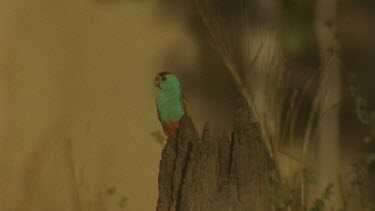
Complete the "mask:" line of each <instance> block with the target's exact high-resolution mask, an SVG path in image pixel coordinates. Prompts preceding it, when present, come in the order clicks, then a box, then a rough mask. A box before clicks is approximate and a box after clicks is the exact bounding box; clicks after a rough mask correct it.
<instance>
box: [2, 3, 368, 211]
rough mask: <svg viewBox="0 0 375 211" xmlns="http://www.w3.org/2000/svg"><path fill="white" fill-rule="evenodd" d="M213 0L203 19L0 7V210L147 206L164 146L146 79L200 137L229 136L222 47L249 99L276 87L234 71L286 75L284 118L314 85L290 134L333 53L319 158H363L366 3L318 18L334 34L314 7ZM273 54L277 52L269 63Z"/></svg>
mask: <svg viewBox="0 0 375 211" xmlns="http://www.w3.org/2000/svg"><path fill="white" fill-rule="evenodd" d="M211 2H214V3H215V5H216V7H217V8H218V10H217V11H219V12H217V13H216V12H214V13H213V14H215V15H217V16H219V17H220V18H216V16H215V15H213V16H214V17H215V18H214V19H212V20H214V21H208V22H209V23H210V24H208V25H207V22H206V24H205V21H204V17H205V15H203V16H202V10H200V9H199V8H200V7H198V9H197V5H195V4H194V3H193V1H172V0H158V1H155V0H85V1H73V0H66V1H47V0H35V1H30V2H27V1H22V2H21V1H10V0H3V1H1V2H0V17H1V18H0V26H1V27H0V46H1V48H0V156H1V159H0V210H56V211H58V210H131V211H139V210H154V209H155V207H156V202H157V196H158V192H157V179H158V167H159V161H160V153H161V150H162V147H163V145H164V142H163V138H160V136H162V137H164V135H163V134H162V130H161V126H160V123H159V121H158V118H157V114H156V106H155V92H156V88H155V87H154V85H153V80H154V77H155V75H156V74H157V73H158V72H161V71H169V72H172V73H175V74H176V75H177V76H178V77H179V79H180V81H181V84H182V87H183V90H184V93H185V95H186V96H187V98H188V99H189V101H190V105H191V107H192V112H193V119H194V121H195V123H196V126H197V129H198V131H201V130H202V127H203V125H204V124H205V122H207V121H208V122H210V124H212V125H214V127H216V128H218V129H220V130H223V131H226V132H228V133H230V132H231V130H232V128H233V123H234V119H235V113H236V112H235V111H236V108H237V104H238V103H237V102H238V97H239V96H240V95H241V91H240V88H239V87H238V84H237V85H236V80H234V79H233V74H231V72H230V71H228V62H226V59H225V58H227V57H225V56H223V55H222V54H220V49H221V50H223V49H224V51H223V52H224V54H229V55H230V56H229V57H231V59H229V60H230V62H229V63H230V64H235V65H234V66H236V70H235V71H236V72H237V74H238V75H239V76H240V78H241V81H243V82H247V83H249V84H250V85H248V86H246V89H249V90H251V91H250V94H251V96H253V98H254V101H255V102H257V100H259V98H262V96H266V95H267V92H264V91H263V90H265V89H266V90H268V91H269V90H271V91H272V88H277V87H273V86H270V87H268V88H267V87H266V88H265V87H264V84H267V83H265V82H264V80H267V79H269V78H267V77H264V76H262V74H259V73H254V74H250V75H249V74H247V73H246V71H244V70H246V69H247V68H248V67H249V66H250V67H252V68H253V69H262V68H263V69H264V67H266V68H265V69H272V68H269V67H270V65H269V64H268V63H272V64H277V66H278V67H280V66H282V67H283V69H288V70H291V71H290V72H289V74H290V75H291V76H292V77H290V78H289V77H288V80H287V81H286V84H287V85H288V87H287V88H285V89H282V90H283V91H284V92H285V93H284V94H283V95H282V96H283V97H284V100H285V103H278V104H277V105H279V108H280V109H279V110H278V111H276V112H278V114H280V116H282V117H280V118H281V119H285V118H286V117H285V118H284V116H285V115H284V113H285V106H284V104H288V103H287V102H289V101H288V100H290V99H292V98H293V92H288V90H294V89H296V87H297V88H298V87H303V86H304V85H305V84H306V83H307V81H309V79H311V78H313V80H312V81H313V84H315V85H311V86H310V87H309V89H308V91H306V92H304V93H305V95H303V96H302V97H301V99H303V100H301V109H299V113H298V117H296V119H297V120H296V122H298V124H297V125H299V127H296V134H297V135H296V136H297V137H300V136H303V135H301V134H303V133H304V132H303V131H304V129H305V128H306V127H307V126H306V125H308V116H309V115H308V114H309V113H311V112H310V111H311V107H313V106H311V104H312V102H313V101H314V96H315V95H316V90H317V89H319V88H318V86H319V85H318V84H319V80H318V79H316V78H317V77H315V75H316V74H317V73H319V71H321V69H324V68H322V66H323V67H325V65H322V63H324V62H322V61H323V59H322V57H326V56H325V54H326V52H328V53H329V54H330V55H331V54H334V55H335V56H334V57H335V58H336V59H335V63H334V68H335V69H339V70H340V73H338V74H336V75H335V76H330V77H333V79H332V78H331V79H332V80H334V81H336V82H337V83H336V82H335V83H331V82H332V80H329V81H328V83H327V82H325V84H326V85H327V84H328V88H327V89H331V88H332V87H339V89H340V91H339V92H336V91H334V93H333V94H332V93H331V94H332V96H333V97H332V98H330V99H338V100H336V101H334V102H333V105H334V106H333V107H334V108H335V109H334V110H336V113H334V114H333V117H332V119H334V122H333V123H334V124H333V125H334V126H335V127H334V128H333V129H329V131H334V132H333V138H332V140H333V139H334V140H336V142H334V143H333V144H332V145H330V147H332V148H328V152H323V155H322V156H319V159H320V160H322V162H323V163H325V162H326V161H327V159H328V161H332V160H333V163H331V164H330V165H333V166H335V168H334V169H337V170H334V172H333V174H332V175H336V173H338V172H341V170H342V169H346V168H347V166H350V165H351V164H352V163H353V162H355V161H356V160H358V159H360V158H362V157H363V155H364V154H365V148H367V147H366V146H367V145H366V144H365V142H364V141H363V139H364V138H365V137H368V136H369V134H370V132H369V131H371V129H369V128H371V121H372V120H369V118H367V116H369V115H372V114H371V111H372V109H373V108H374V105H375V101H374V99H375V98H374V91H375V81H374V79H375V74H374V71H373V69H374V67H375V60H374V55H375V41H374V39H373V37H375V17H374V13H373V11H374V10H373V9H374V7H373V6H374V4H373V2H372V1H370V0H369V1H361V3H359V2H357V1H351V0H345V1H340V3H338V2H335V1H329V2H333V3H332V4H331V6H332V5H333V6H332V7H334V9H333V10H334V11H335V13H334V17H332V19H330V18H327V19H323V20H322V23H323V25H325V26H327V28H329V30H328V31H330V30H331V28H333V29H332V30H334V32H333V35H332V34H328V35H325V34H324V30H323V32H322V33H319V26H317V25H316V22H317V19H319V18H317V17H320V16H319V10H317V8H319V6H317V5H315V1H302V2H300V1H293V0H281V1H276V0H267V1H263V0H251V1H235V2H231V1H224V0H216V1H211ZM243 2H246V4H243ZM202 8H203V9H204V7H202ZM243 8H246V12H243V11H244V10H243ZM322 8H326V7H325V6H324V5H323V7H322ZM327 8H330V7H327ZM323 10H324V9H323ZM199 11H201V13H200V12H199ZM215 11H216V10H215ZM205 12H206V10H203V13H204V14H207V13H205ZM328 13H329V11H328ZM243 14H246V16H243ZM323 14H325V13H324V12H323ZM211 15H212V14H211ZM323 16H324V15H323ZM202 17H203V18H202ZM244 19H245V20H247V21H246V23H243V22H242V21H241V20H244ZM214 22H217V23H219V25H220V24H222V26H223V27H221V29H222V30H223V31H221V32H220V33H218V31H217V29H216V28H215V27H213V28H212V25H211V23H214ZM244 26H245V27H244ZM213 31H214V32H213ZM212 34H213V36H212ZM216 35H220V36H216ZM224 35H228V36H224ZM237 35H238V37H240V38H238V37H237ZM213 37H214V39H213ZM244 37H245V41H246V40H247V41H246V42H245V43H244V40H243V38H244ZM327 37H328V38H327ZM215 38H222V39H216V41H215ZM326 38H327V39H326ZM217 40H220V42H223V43H225V46H224V47H222V46H220V44H219V43H218V42H217ZM270 40H272V41H270ZM274 40H277V41H274ZM322 40H323V41H322ZM325 40H327V41H325ZM330 40H331V41H332V40H334V41H332V43H334V45H333V46H331V45H330ZM275 43H276V44H275ZM327 43H328V44H327ZM215 45H216V46H215ZM248 45H249V46H250V47H249V48H247V51H246V52H243V51H241V50H243V49H242V48H241V46H248ZM322 45H323V46H325V47H324V49H323V50H321V49H322ZM218 46H219V47H218ZM227 46H230V49H229V50H225V49H226V48H227ZM264 46H266V47H264ZM218 49H219V53H218ZM259 49H266V50H264V51H263V50H259ZM274 49H277V50H274ZM275 51H277V52H278V53H280V54H282V56H280V57H277V58H282V59H280V61H277V62H276V63H274V60H272V61H271V60H270V58H273V55H274V54H275ZM243 57H247V58H246V59H243ZM236 58H237V59H236ZM239 58H241V59H239ZM330 58H331V57H330ZM249 61H250V62H249ZM252 61H255V62H252ZM329 65H331V63H330V64H329ZM329 65H328V66H329ZM329 68H331V66H329ZM254 75H255V76H254ZM258 79H259V80H258ZM272 83H273V81H271V82H268V84H272ZM331 86H332V87H331ZM283 87H284V86H283ZM334 90H336V89H334ZM275 93H276V92H275ZM338 93H339V94H338ZM271 96H272V95H271ZM338 96H339V97H338ZM275 99H276V98H275ZM260 101H262V100H260ZM262 102H265V101H264V100H263V101H262ZM283 102H284V101H283ZM289 104H290V103H289ZM289 104H288V105H289ZM256 106H257V108H258V109H259V111H260V113H269V114H271V115H273V114H274V113H272V112H275V111H273V110H272V112H271V111H270V112H268V110H265V109H264V108H266V107H263V106H262V103H258V104H256ZM262 108H263V110H262ZM328 108H329V109H331V108H332V105H331V106H328ZM330 111H331V110H330ZM305 114H306V115H305ZM265 116H267V115H265ZM270 119H272V118H270ZM317 121H318V120H317ZM272 122H273V121H270V122H266V123H265V125H268V126H269V125H272ZM369 122H370V123H369ZM331 123H332V122H330V123H329V125H331ZM369 124H370V126H368V125H369ZM281 128H282V127H281ZM324 128H325V127H324ZM273 130H275V129H272V130H271V134H273V133H272V131H273ZM276 130H277V129H276ZM322 133H323V134H324V131H323V132H322ZM329 134H330V137H332V136H331V133H330V132H329ZM282 138H284V137H282ZM160 139H161V140H160ZM296 142H297V144H296V146H300V145H302V144H301V143H300V142H298V141H296ZM280 143H282V142H280ZM319 143H320V144H319ZM319 143H318V142H316V143H314V142H313V143H312V145H313V147H312V148H311V149H312V150H311V151H312V153H311V155H310V158H311V157H314V156H317V155H320V154H319V153H321V152H322V149H324V148H325V147H323V145H322V144H321V142H319ZM292 151H293V149H291V152H292ZM323 151H324V150H323ZM327 153H328V154H332V153H333V154H334V157H333V158H331V157H328V158H327V157H324V155H327ZM297 154H298V153H297ZM286 157H288V156H286ZM374 160H375V159H374ZM328 163H330V162H328ZM370 163H371V162H370ZM316 165H317V166H319V164H316ZM327 168H328V169H332V166H328V167H325V169H327ZM287 169H288V168H287ZM317 169H319V167H318V168H317ZM322 171H323V172H324V171H325V170H322ZM324 174H325V173H323V175H324ZM332 175H330V174H329V173H328V176H327V178H332V177H333V176H332ZM323 186H324V185H323ZM338 201H340V202H337V203H338V204H342V203H343V202H342V200H338Z"/></svg>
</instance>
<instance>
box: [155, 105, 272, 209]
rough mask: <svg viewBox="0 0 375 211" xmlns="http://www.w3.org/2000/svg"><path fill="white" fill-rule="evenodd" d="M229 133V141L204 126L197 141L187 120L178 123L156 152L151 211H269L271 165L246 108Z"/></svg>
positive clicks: (256, 126)
mask: <svg viewBox="0 0 375 211" xmlns="http://www.w3.org/2000/svg"><path fill="white" fill-rule="evenodd" d="M234 128H235V129H234V131H233V133H232V138H231V139H230V138H229V137H228V136H227V135H226V134H225V133H223V132H219V131H216V130H214V129H213V128H211V127H210V126H209V125H208V124H206V126H205V128H204V130H203V134H202V137H201V138H200V137H199V135H198V132H197V131H196V129H195V126H194V124H193V122H192V120H191V119H190V118H189V117H187V116H185V117H183V118H182V120H181V127H180V130H179V132H178V136H177V138H176V139H169V140H168V142H167V144H166V145H165V147H164V149H163V152H162V157H161V161H160V167H159V168H160V169H159V199H158V204H157V208H156V210H157V211H185V210H188V211H199V210H204V211H210V210H215V211H232V210H239V211H241V210H246V211H249V210H271V203H270V202H271V201H270V197H269V194H268V191H267V190H268V185H269V182H270V181H271V176H270V175H272V174H274V165H273V163H272V160H271V158H270V156H269V154H268V151H267V148H266V145H265V144H264V141H263V140H262V137H261V134H260V129H259V124H258V123H257V122H255V121H254V120H253V119H252V116H251V113H250V111H249V109H248V107H247V106H245V105H242V106H241V108H240V109H239V111H238V113H237V117H236V123H235V127H234Z"/></svg>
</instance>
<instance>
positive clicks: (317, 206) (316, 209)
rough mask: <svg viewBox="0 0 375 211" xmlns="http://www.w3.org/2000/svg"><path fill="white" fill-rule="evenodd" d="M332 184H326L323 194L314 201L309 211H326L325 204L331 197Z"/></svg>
mask: <svg viewBox="0 0 375 211" xmlns="http://www.w3.org/2000/svg"><path fill="white" fill-rule="evenodd" d="M332 188H333V184H328V186H327V187H326V188H325V190H324V192H323V194H322V195H321V196H320V197H319V198H317V199H315V201H314V203H313V204H312V205H311V208H310V209H309V210H310V211H323V210H326V209H325V208H326V203H327V201H328V200H329V198H330V196H331V195H332Z"/></svg>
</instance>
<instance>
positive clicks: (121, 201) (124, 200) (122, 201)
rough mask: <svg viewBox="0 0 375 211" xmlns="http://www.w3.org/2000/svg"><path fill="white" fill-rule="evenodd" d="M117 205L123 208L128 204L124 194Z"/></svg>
mask: <svg viewBox="0 0 375 211" xmlns="http://www.w3.org/2000/svg"><path fill="white" fill-rule="evenodd" d="M117 205H118V206H119V208H121V209H125V208H126V207H127V206H128V197H126V196H123V197H121V199H120V200H119V201H118V203H117Z"/></svg>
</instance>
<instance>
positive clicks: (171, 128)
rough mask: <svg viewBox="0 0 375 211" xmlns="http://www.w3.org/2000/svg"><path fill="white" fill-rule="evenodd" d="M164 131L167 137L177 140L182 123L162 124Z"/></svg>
mask: <svg viewBox="0 0 375 211" xmlns="http://www.w3.org/2000/svg"><path fill="white" fill-rule="evenodd" d="M161 125H162V126H163V130H164V133H165V135H166V136H168V137H172V138H175V137H176V136H177V129H178V127H179V126H180V122H179V121H176V122H162V123H161Z"/></svg>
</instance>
